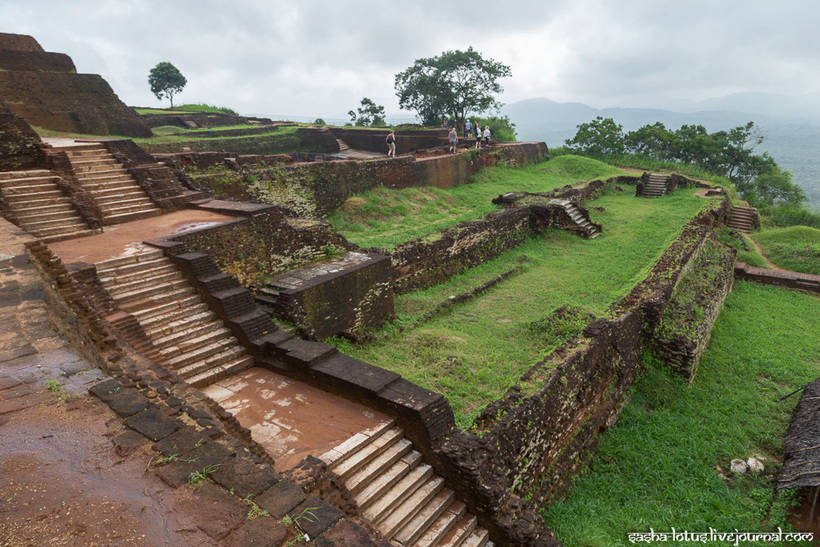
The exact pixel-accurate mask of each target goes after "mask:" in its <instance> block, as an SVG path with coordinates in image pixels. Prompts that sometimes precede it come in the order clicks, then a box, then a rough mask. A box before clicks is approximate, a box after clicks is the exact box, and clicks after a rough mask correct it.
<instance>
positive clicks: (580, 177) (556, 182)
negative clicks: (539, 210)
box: [328, 156, 624, 249]
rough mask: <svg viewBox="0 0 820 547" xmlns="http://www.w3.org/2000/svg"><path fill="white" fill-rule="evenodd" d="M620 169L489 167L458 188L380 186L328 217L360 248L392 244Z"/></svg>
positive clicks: (567, 163)
mask: <svg viewBox="0 0 820 547" xmlns="http://www.w3.org/2000/svg"><path fill="white" fill-rule="evenodd" d="M621 174H624V172H623V171H621V170H619V169H618V168H616V167H612V166H611V165H607V164H606V163H602V162H600V161H597V160H593V159H589V158H582V157H579V156H561V157H558V158H556V159H554V160H551V161H548V162H544V163H538V164H535V165H528V166H526V167H523V168H521V169H515V170H512V169H508V168H504V167H490V168H487V169H484V170H482V171H481V172H479V173H477V174H476V175H474V176H473V177H472V178H471V179H470V183H469V184H464V185H461V186H456V187H454V188H448V189H441V188H434V187H429V186H427V187H421V188H407V189H404V190H390V189H388V188H384V187H377V188H374V189H373V190H370V191H368V192H364V193H362V194H359V195H357V196H354V197H351V198H350V199H348V200H347V201H346V202H345V203H344V204H343V205H342V207H341V208H339V209H338V210H336V211H334V212H332V213H331V214H330V215H329V216H328V220H330V223H331V224H332V225H333V227H334V228H335V229H336V230H338V231H339V232H341V233H342V234H343V235H344V236H345V237H347V238H348V239H349V240H350V241H353V242H355V243H357V244H358V245H361V246H362V247H381V248H385V249H389V248H393V247H395V246H396V245H398V244H399V243H401V242H404V241H409V240H411V239H415V238H419V237H424V236H426V235H429V234H432V233H433V232H436V231H438V230H441V229H444V228H448V227H450V226H454V225H455V224H458V223H459V222H463V221H465V220H475V219H478V218H481V217H482V216H484V215H486V214H487V213H489V212H490V211H493V210H496V209H500V207H498V206H496V205H493V204H492V203H491V201H490V200H492V198H494V197H496V196H498V195H499V194H503V193H505V192H510V191H527V192H548V191H550V190H553V189H555V188H559V187H561V186H564V185H566V184H577V183H579V182H584V181H588V180H592V179H595V178H608V177H612V176H615V175H621Z"/></svg>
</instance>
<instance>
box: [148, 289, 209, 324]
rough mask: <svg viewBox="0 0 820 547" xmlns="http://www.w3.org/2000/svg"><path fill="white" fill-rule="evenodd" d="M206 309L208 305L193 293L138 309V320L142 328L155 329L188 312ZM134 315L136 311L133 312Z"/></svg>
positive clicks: (176, 319) (180, 317) (194, 312)
mask: <svg viewBox="0 0 820 547" xmlns="http://www.w3.org/2000/svg"><path fill="white" fill-rule="evenodd" d="M206 310H208V306H207V305H206V304H205V303H204V302H202V300H200V299H199V296H197V295H194V296H190V297H188V298H186V299H183V300H179V301H172V302H166V303H165V304H161V305H159V306H157V307H156V308H152V309H148V310H142V311H140V312H139V313H140V315H139V317H137V319H138V320H139V322H140V324H141V325H142V326H143V328H144V329H155V328H157V327H159V326H160V325H162V324H164V323H170V322H173V321H178V320H179V319H182V318H183V317H185V316H186V315H188V314H197V313H200V312H203V311H206ZM134 315H135V316H136V313H135V314H134Z"/></svg>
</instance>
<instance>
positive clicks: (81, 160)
mask: <svg viewBox="0 0 820 547" xmlns="http://www.w3.org/2000/svg"><path fill="white" fill-rule="evenodd" d="M69 159H70V160H71V167H73V168H74V171H75V172H76V171H78V170H79V171H85V172H88V171H90V170H93V168H95V167H103V168H106V169H108V168H110V167H109V166H111V165H119V164H120V163H119V162H118V161H117V160H115V159H114V158H112V157H107V158H106V157H100V158H85V157H76V156H75V157H74V158H69Z"/></svg>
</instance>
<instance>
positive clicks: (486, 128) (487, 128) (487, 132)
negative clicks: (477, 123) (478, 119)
mask: <svg viewBox="0 0 820 547" xmlns="http://www.w3.org/2000/svg"><path fill="white" fill-rule="evenodd" d="M484 144H490V126H489V125H487V126H484Z"/></svg>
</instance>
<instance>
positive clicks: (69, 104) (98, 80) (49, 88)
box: [0, 70, 151, 137]
mask: <svg viewBox="0 0 820 547" xmlns="http://www.w3.org/2000/svg"><path fill="white" fill-rule="evenodd" d="M0 96H2V97H3V99H4V100H5V101H6V102H7V104H8V106H9V108H11V109H12V110H13V111H14V112H15V113H16V114H18V115H19V116H21V117H22V118H24V119H25V120H26V121H27V122H28V123H30V124H31V125H36V126H40V127H45V128H48V129H53V130H55V131H68V132H77V133H87V134H92V135H127V136H130V137H150V136H151V130H150V129H149V128H148V127H147V126H146V125H145V124H143V123H142V121H141V120H140V119H139V118H138V117H137V114H136V113H135V112H134V111H133V110H132V109H131V108H128V107H127V106H126V105H125V104H123V103H122V101H120V100H119V98H118V97H117V96H116V95H115V94H114V92H113V91H112V89H111V87H110V86H109V85H108V84H107V83H106V81H105V80H103V79H102V77H100V76H99V75H97V74H75V73H73V72H45V71H35V70H27V71H22V70H21V71H0Z"/></svg>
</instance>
